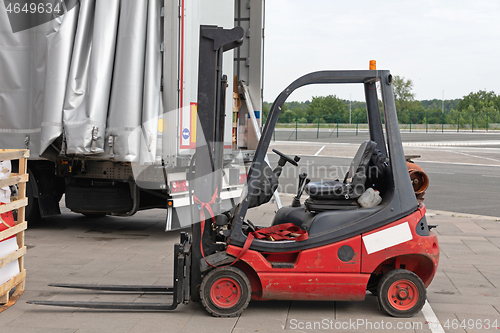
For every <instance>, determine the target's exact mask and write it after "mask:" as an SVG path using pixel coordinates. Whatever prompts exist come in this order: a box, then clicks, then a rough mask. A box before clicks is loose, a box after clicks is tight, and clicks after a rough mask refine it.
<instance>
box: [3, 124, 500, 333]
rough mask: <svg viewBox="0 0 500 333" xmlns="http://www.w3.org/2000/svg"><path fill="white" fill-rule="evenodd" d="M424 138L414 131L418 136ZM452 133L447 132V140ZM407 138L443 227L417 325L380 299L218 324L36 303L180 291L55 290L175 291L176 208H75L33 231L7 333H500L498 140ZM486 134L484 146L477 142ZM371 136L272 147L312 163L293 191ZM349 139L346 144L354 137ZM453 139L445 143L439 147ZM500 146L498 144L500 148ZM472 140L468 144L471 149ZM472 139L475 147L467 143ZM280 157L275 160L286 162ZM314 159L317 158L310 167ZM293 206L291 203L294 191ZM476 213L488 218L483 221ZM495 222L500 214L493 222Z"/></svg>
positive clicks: (182, 313) (189, 314)
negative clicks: (124, 289)
mask: <svg viewBox="0 0 500 333" xmlns="http://www.w3.org/2000/svg"><path fill="white" fill-rule="evenodd" d="M412 135H413V133H412ZM445 135H446V134H445ZM449 135H450V140H443V139H444V136H438V137H437V138H433V139H432V140H423V139H422V140H417V139H418V137H416V138H415V139H413V140H409V139H408V137H406V139H405V135H404V134H403V140H405V153H407V154H409V155H421V157H420V158H419V159H417V160H416V161H417V162H419V164H420V165H421V166H423V167H424V169H425V170H426V171H427V172H428V174H429V176H430V179H431V184H430V187H429V190H428V191H427V194H426V200H425V204H426V206H427V208H428V214H427V219H428V223H429V224H433V225H438V227H437V228H436V229H434V230H435V231H436V232H437V233H438V239H439V246H440V251H441V257H440V263H439V267H438V272H437V274H436V276H435V278H434V281H433V282H432V284H431V285H430V286H429V288H428V289H427V299H428V303H427V304H426V306H425V307H424V309H423V310H422V312H420V313H418V314H417V315H416V316H414V317H413V318H407V319H397V318H392V317H389V316H387V315H386V314H385V313H383V312H382V311H381V310H380V309H379V307H378V304H377V299H376V297H375V296H373V295H371V294H370V293H368V292H367V294H366V298H365V300H364V301H362V302H338V301H335V302H334V301H332V302H299V301H272V302H251V303H250V305H249V307H248V309H247V310H245V311H244V312H243V314H242V315H240V316H239V317H237V318H229V319H221V318H213V317H211V316H210V315H209V314H208V313H207V312H206V311H205V310H204V308H203V306H202V305H201V304H200V303H193V302H192V303H190V304H188V305H183V304H181V305H179V307H178V308H177V309H176V310H175V311H172V312H130V311H102V310H84V309H74V308H54V307H44V306H35V305H30V304H27V303H25V302H26V301H27V300H76V301H115V302H116V301H132V302H164V303H167V302H169V301H170V298H169V296H161V295H144V294H125V295H122V294H117V293H104V292H101V293H95V292H89V291H72V290H64V289H58V288H54V287H49V286H48V284H49V283H54V282H56V283H64V282H65V283H107V284H109V283H111V284H142V285H143V284H153V285H162V286H164V285H171V284H172V278H173V276H172V275H173V271H172V270H173V269H172V268H173V244H174V243H175V242H177V241H178V239H179V231H171V232H164V230H165V213H164V211H161V210H149V211H144V212H139V213H138V214H136V215H134V216H132V217H126V218H122V217H110V216H107V217H99V218H87V217H84V216H82V215H80V214H75V213H72V212H70V211H69V210H68V209H67V208H65V207H64V201H61V210H62V213H63V214H62V215H61V216H58V217H55V218H50V219H45V220H42V221H41V223H40V224H38V225H35V226H33V225H31V226H29V228H28V230H27V231H26V245H27V247H28V252H27V254H26V261H25V266H26V270H27V282H26V290H25V292H24V294H23V295H22V296H21V298H20V299H19V300H18V302H17V303H16V304H15V305H14V306H12V307H11V308H9V309H7V310H6V311H4V312H2V313H0V328H1V329H0V331H1V332H9V333H16V332H23V333H26V332H27V333H30V332H37V333H38V332H50V333H53V332H55V333H59V332H79V333H88V332H92V333H94V332H130V333H133V332H262V333H264V332H281V331H298V332H312V331H316V332H317V331H324V332H332V331H341V332H387V331H395V332H400V331H402V332H415V333H420V332H433V333H437V332H443V331H445V332H498V327H500V291H499V290H500V289H499V288H500V282H499V281H500V262H499V261H498V257H499V256H500V213H499V208H497V207H498V202H500V200H499V199H500V197H499V195H498V184H500V183H499V181H500V179H497V178H499V177H498V176H499V174H498V170H500V169H499V168H500V149H498V148H497V147H496V146H495V145H494V141H495V140H498V139H497V137H494V136H489V135H485V136H482V135H477V137H476V134H474V136H466V135H462V134H460V135H458V136H457V137H455V136H451V134H449ZM474 138H476V139H474ZM359 139H363V138H361V137H356V136H355V135H352V137H351V139H350V140H351V141H349V142H341V141H336V142H331V141H328V142H317V141H311V142H287V141H281V142H280V141H276V142H273V143H272V146H271V148H277V149H279V150H281V151H283V152H284V153H287V154H297V155H299V156H302V160H301V163H300V165H299V167H298V168H296V167H287V168H286V169H285V172H284V173H283V176H282V190H283V191H285V192H289V193H293V192H294V191H295V187H296V179H297V176H298V173H299V172H304V171H306V172H309V174H310V175H311V177H314V179H315V180H320V179H326V178H335V177H338V178H341V177H343V174H344V173H345V171H346V169H347V166H348V165H349V164H350V161H351V159H352V157H353V156H354V153H355V151H356V150H357V148H358V146H359V143H360V142H361V140H359ZM346 141H347V140H346ZM442 141H448V143H446V144H444V145H443V144H440V142H442ZM492 141H493V143H492ZM464 142H465V143H464ZM468 142H472V143H473V144H472V145H471V144H468ZM272 155H274V154H271V164H272V165H273V166H274V164H275V161H276V158H275V157H274V156H272ZM308 161H309V162H308ZM282 200H283V203H284V204H288V203H289V202H290V201H291V196H290V195H286V194H283V195H282ZM275 211H276V207H275V205H274V204H273V203H269V204H266V205H264V206H261V207H258V208H256V209H252V210H250V211H249V214H248V216H247V217H248V218H249V219H250V220H252V221H253V222H254V223H256V224H258V225H264V226H265V225H269V223H271V220H272V218H273V216H274V212H275ZM474 212H476V213H477V214H479V215H473V213H474ZM485 215H490V216H492V217H490V216H485Z"/></svg>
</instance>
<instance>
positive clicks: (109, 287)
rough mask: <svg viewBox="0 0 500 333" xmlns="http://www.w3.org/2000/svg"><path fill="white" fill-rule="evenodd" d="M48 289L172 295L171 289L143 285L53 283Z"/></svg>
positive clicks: (172, 289)
mask: <svg viewBox="0 0 500 333" xmlns="http://www.w3.org/2000/svg"><path fill="white" fill-rule="evenodd" d="M49 286H50V287H58V288H74V289H86V290H101V291H120V292H132V293H134V292H135V293H162V294H167V295H172V294H173V293H174V288H173V287H165V286H144V285H114V284H72V283H53V284H49Z"/></svg>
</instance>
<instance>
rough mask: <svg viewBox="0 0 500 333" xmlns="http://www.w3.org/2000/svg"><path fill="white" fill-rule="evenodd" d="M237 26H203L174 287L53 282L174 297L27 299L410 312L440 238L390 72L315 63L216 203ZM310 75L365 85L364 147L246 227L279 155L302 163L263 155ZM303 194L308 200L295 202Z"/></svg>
mask: <svg viewBox="0 0 500 333" xmlns="http://www.w3.org/2000/svg"><path fill="white" fill-rule="evenodd" d="M243 35H244V32H243V29H241V28H238V27H237V28H234V29H231V30H225V29H222V28H219V27H214V26H202V27H201V29H200V66H199V86H198V117H199V119H198V126H199V127H198V128H199V129H200V130H199V131H198V133H197V148H196V153H195V155H194V156H193V157H192V159H191V164H190V168H189V175H188V176H189V179H190V182H189V186H190V194H191V195H190V199H191V217H190V218H191V221H192V227H191V235H189V234H188V233H186V232H183V233H181V240H180V243H179V244H176V245H175V252H174V255H175V256H176V260H175V264H174V283H173V286H170V287H163V286H136V285H128V286H116V285H94V284H83V285H82V284H66V283H63V284H53V285H52V286H57V287H66V288H68V287H69V288H83V289H91V290H97V291H113V292H116V291H124V292H139V293H148V292H156V293H163V294H169V295H172V296H173V300H172V302H171V303H168V304H165V303H138V302H134V303H103V302H58V301H57V302H56V301H30V302H29V303H32V304H41V305H55V306H70V307H82V308H94V309H128V310H150V311H151V310H173V309H175V308H176V307H177V305H178V304H180V303H188V302H190V301H201V302H202V304H203V305H204V307H205V308H206V309H207V311H208V312H209V313H211V314H212V315H214V316H217V317H233V316H238V315H240V314H241V313H242V312H243V311H244V310H245V308H246V307H247V306H248V304H249V302H250V301H251V300H254V301H265V300H308V301H325V300H328V301H362V300H364V299H365V296H366V293H367V291H369V292H371V293H373V294H375V295H377V297H378V301H379V304H380V307H381V308H382V309H383V310H384V311H385V312H387V313H388V314H389V315H391V316H395V317H410V316H413V315H414V314H416V313H417V312H419V311H420V310H421V308H422V306H423V305H424V303H425V300H426V288H427V287H428V286H429V284H430V283H431V282H432V279H433V277H434V275H435V273H436V270H437V266H438V261H439V246H438V240H437V236H436V234H435V233H433V232H432V231H431V230H430V229H431V228H432V226H429V225H427V221H426V218H425V206H424V205H423V204H422V203H418V202H417V199H416V196H415V192H414V189H413V185H412V182H411V180H410V176H409V174H408V169H407V166H406V161H405V156H404V152H403V146H402V143H401V136H400V132H399V125H398V120H397V114H396V108H395V103H394V96H393V91H392V86H391V85H392V79H393V78H392V75H391V74H390V72H389V71H387V70H376V69H371V70H349V71H320V72H314V73H310V74H307V75H304V76H302V77H300V78H299V79H297V80H296V81H294V82H293V83H291V84H290V85H289V86H288V87H287V88H286V89H285V90H284V91H283V92H282V93H281V94H280V95H279V96H278V97H277V99H276V100H275V102H274V103H273V105H272V107H271V110H270V112H269V115H268V117H267V121H266V124H265V126H264V129H263V132H262V136H261V139H260V141H259V144H258V147H257V149H256V151H255V156H254V158H253V161H252V163H251V165H250V167H249V169H248V175H247V182H246V186H245V188H244V190H243V194H242V196H241V199H240V202H234V203H233V204H232V205H231V206H230V207H226V206H224V205H223V204H222V203H221V202H222V201H221V199H220V198H221V191H220V189H221V188H222V179H223V177H231V175H224V174H223V172H222V169H223V167H224V166H225V165H227V164H229V163H231V161H227V160H225V159H224V153H223V150H224V139H223V136H224V135H223V133H224V117H225V110H224V105H225V103H224V100H225V90H226V82H227V78H226V77H225V76H224V75H223V74H222V54H223V52H225V51H227V50H229V49H232V48H235V47H238V46H239V45H240V44H241V42H242V39H243ZM377 82H378V83H379V85H380V91H381V94H382V112H381V110H380V108H379V99H378V96H377V86H376V84H377ZM311 84H362V85H363V86H364V91H365V97H366V105H367V115H368V126H369V133H370V139H369V140H367V141H365V142H363V143H362V144H361V146H360V148H359V150H358V152H357V153H356V155H355V156H354V158H353V160H352V162H351V165H350V167H349V171H348V172H347V174H346V175H345V178H344V179H343V180H327V181H321V182H310V181H309V179H308V178H307V175H305V174H301V175H300V176H299V181H298V191H297V195H296V196H295V198H294V199H293V203H292V205H291V206H288V207H283V208H281V209H279V210H278V211H277V212H276V215H275V216H274V220H273V221H272V223H271V227H259V226H255V225H254V224H253V223H252V222H250V221H249V220H248V219H247V218H246V215H247V211H248V210H249V209H251V208H255V207H258V206H260V205H262V204H264V203H267V202H269V201H270V200H271V198H272V196H273V193H274V192H275V190H276V189H277V187H278V184H279V177H280V175H281V173H282V170H283V168H284V166H285V164H286V163H290V164H292V165H294V166H297V165H298V162H299V160H300V158H299V157H297V156H295V157H291V156H288V155H285V154H283V153H281V152H279V151H277V150H273V151H274V152H275V153H276V154H278V155H279V161H278V163H277V166H276V167H275V168H274V169H271V167H270V166H269V164H268V163H267V162H266V161H265V160H266V154H267V151H268V148H269V143H270V141H271V139H272V135H273V132H274V129H275V125H276V123H277V121H278V117H279V114H280V111H281V109H282V107H283V104H284V103H285V101H286V100H287V98H288V97H289V96H290V94H292V92H294V91H295V90H296V89H298V88H300V87H303V86H305V85H311ZM382 118H383V120H382ZM383 125H385V131H384V126H383ZM369 188H372V189H374V190H377V191H378V192H379V193H380V196H381V198H382V201H381V203H380V204H378V205H376V206H373V207H371V208H363V207H361V206H360V204H359V203H358V199H359V197H360V196H361V195H362V194H363V193H364V192H365V191H366V190H368V189H369ZM303 192H305V193H306V194H307V195H308V196H309V197H308V198H307V199H306V200H305V201H304V203H301V202H300V199H301V196H302V194H303ZM259 222H261V221H259ZM262 222H263V224H264V221H262ZM265 224H266V225H269V221H267V223H265Z"/></svg>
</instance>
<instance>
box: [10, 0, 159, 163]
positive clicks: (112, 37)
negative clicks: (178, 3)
mask: <svg viewBox="0 0 500 333" xmlns="http://www.w3.org/2000/svg"><path fill="white" fill-rule="evenodd" d="M160 9H161V1H160V0H141V1H136V0H80V2H79V4H78V5H77V6H75V7H74V8H73V9H71V10H70V11H68V12H67V13H65V14H64V15H62V16H60V17H58V18H55V19H54V20H52V21H50V22H48V23H45V24H43V25H40V26H37V27H34V28H31V29H28V30H25V31H21V32H18V33H12V30H11V27H10V24H9V20H8V17H7V13H6V9H5V6H4V3H3V0H0V147H1V148H25V147H26V146H25V143H26V142H27V140H29V149H30V150H31V156H35V157H36V156H40V155H43V156H45V157H50V156H54V153H59V150H60V149H61V148H64V147H62V146H63V144H62V141H63V140H61V139H62V137H63V133H64V137H65V142H66V143H65V148H66V153H67V154H75V155H87V156H89V155H91V156H94V157H95V158H103V159H108V158H110V156H109V154H110V151H109V147H110V141H111V145H112V147H113V148H112V149H113V152H112V153H113V156H112V157H113V158H114V159H115V160H117V161H139V160H143V161H144V160H150V158H148V157H147V156H141V151H143V152H146V153H147V152H151V154H153V155H154V154H155V153H156V149H157V148H156V143H157V134H158V133H157V131H158V121H157V119H158V116H159V115H160V114H161V112H162V110H161V93H160V84H161V50H160V43H161V40H160V36H161V31H160V29H161V25H160V19H161V18H160ZM143 124H144V125H143ZM141 126H142V127H141ZM110 137H111V139H110ZM141 145H142V146H141ZM143 154H144V153H143Z"/></svg>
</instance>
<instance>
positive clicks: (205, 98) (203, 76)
mask: <svg viewBox="0 0 500 333" xmlns="http://www.w3.org/2000/svg"><path fill="white" fill-rule="evenodd" d="M243 36H244V30H243V28H241V27H235V28H233V29H230V30H229V29H223V28H220V27H216V26H201V27H200V56H199V69H198V119H197V122H198V124H197V125H198V126H197V128H199V129H200V130H199V131H197V133H196V143H197V144H196V152H195V156H194V157H193V158H192V161H191V166H192V163H193V162H194V163H195V168H194V171H195V172H194V179H193V180H192V181H190V200H192V199H194V203H195V204H197V205H200V212H199V213H198V214H200V218H199V219H198V218H197V217H196V216H195V214H196V212H195V209H194V207H195V205H194V204H193V202H191V214H192V216H191V220H192V221H193V225H192V233H191V234H192V236H193V247H192V267H191V272H192V273H191V292H192V294H191V297H192V298H193V300H195V301H196V300H198V299H199V286H200V284H201V271H200V265H199V263H200V260H201V259H202V258H203V254H210V253H213V252H215V250H216V247H215V242H214V241H213V239H212V237H210V228H211V225H210V224H206V225H205V224H204V220H205V218H204V217H205V216H206V215H205V211H207V212H208V213H209V215H210V216H207V219H210V218H212V219H213V220H215V219H216V218H215V216H217V219H223V218H224V217H225V216H224V215H220V214H221V209H220V190H221V188H222V176H223V175H222V168H223V153H224V118H225V116H226V114H225V99H226V86H227V77H226V76H225V75H223V68H222V55H223V53H224V52H226V51H229V50H231V49H233V48H235V47H237V46H239V45H241V43H242V41H243V39H242V38H243ZM189 173H190V177H191V176H193V174H192V167H191V168H190V171H189ZM202 220H203V221H202ZM196 221H201V222H203V224H202V225H203V226H204V232H203V235H202V232H201V226H200V223H195V222H196ZM202 239H203V242H202V241H201V240H202ZM201 244H203V247H204V248H203V253H202V249H201Z"/></svg>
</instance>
